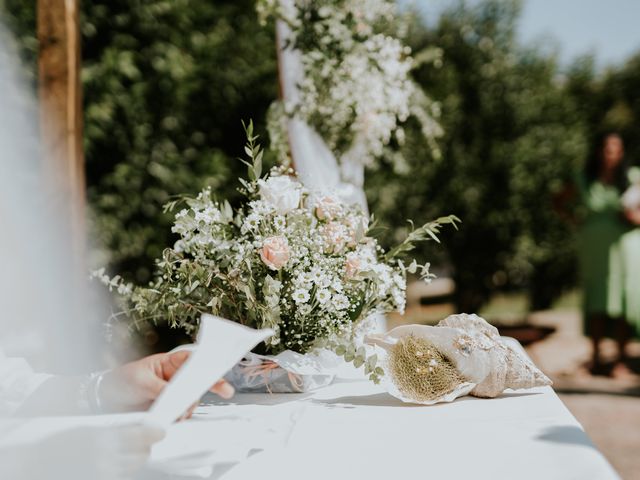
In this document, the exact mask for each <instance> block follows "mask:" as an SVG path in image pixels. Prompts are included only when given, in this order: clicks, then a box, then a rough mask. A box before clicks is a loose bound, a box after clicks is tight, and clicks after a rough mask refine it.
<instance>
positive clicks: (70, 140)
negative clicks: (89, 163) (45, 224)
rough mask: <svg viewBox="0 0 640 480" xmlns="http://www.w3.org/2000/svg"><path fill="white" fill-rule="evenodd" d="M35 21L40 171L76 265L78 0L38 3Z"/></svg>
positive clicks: (79, 208)
mask: <svg viewBox="0 0 640 480" xmlns="http://www.w3.org/2000/svg"><path fill="white" fill-rule="evenodd" d="M37 21H38V28H37V29H38V41H39V44H40V51H39V55H38V69H39V99H40V128H41V134H42V149H43V156H44V168H45V172H44V173H45V178H46V180H47V181H48V182H49V183H51V184H52V187H53V191H54V195H55V201H56V207H57V210H59V211H60V212H61V215H62V218H61V221H62V222H64V223H65V225H63V227H64V228H66V231H69V232H70V233H71V238H70V247H71V254H72V257H73V258H74V259H76V261H79V263H78V264H77V265H76V267H80V266H81V265H82V264H83V261H82V259H83V258H84V253H85V222H84V217H85V175H84V155H83V150H82V95H81V85H80V32H79V18H78V0H38V20H37Z"/></svg>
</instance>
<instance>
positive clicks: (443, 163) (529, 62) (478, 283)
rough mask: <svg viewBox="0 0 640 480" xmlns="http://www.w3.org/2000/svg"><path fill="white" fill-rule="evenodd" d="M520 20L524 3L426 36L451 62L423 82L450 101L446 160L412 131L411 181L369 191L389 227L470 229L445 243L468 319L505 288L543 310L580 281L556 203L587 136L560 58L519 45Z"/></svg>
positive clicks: (467, 14)
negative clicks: (526, 295)
mask: <svg viewBox="0 0 640 480" xmlns="http://www.w3.org/2000/svg"><path fill="white" fill-rule="evenodd" d="M518 12H519V4H518V2H504V1H485V2H482V3H480V4H479V5H477V6H475V7H465V6H464V4H461V5H459V6H458V7H457V8H455V9H453V10H451V11H449V12H448V13H445V14H444V15H443V16H442V18H441V19H440V22H439V24H438V25H437V26H436V27H435V28H434V29H432V30H429V29H426V28H425V27H424V26H422V25H420V24H415V25H414V27H413V31H412V38H413V47H414V51H419V50H420V49H421V48H424V47H433V46H435V47H438V48H440V49H441V51H442V58H443V66H442V67H441V68H440V69H437V70H434V69H433V68H428V69H420V70H418V71H417V72H416V78H417V80H418V82H419V83H420V84H421V85H423V86H424V87H425V88H426V89H427V91H429V92H430V93H431V94H432V96H433V97H434V98H435V99H436V100H439V101H441V102H442V118H441V123H442V125H443V127H444V130H445V137H444V139H443V140H442V141H441V147H442V149H443V155H442V160H432V159H430V158H429V155H428V149H427V148H426V146H425V145H424V142H423V141H421V139H420V136H419V133H418V132H417V131H416V129H415V128H414V129H413V131H411V130H409V129H407V142H406V145H405V147H404V148H405V149H406V153H405V157H406V158H407V159H409V165H408V168H407V169H406V171H400V172H397V171H396V172H393V171H391V170H390V169H389V168H387V169H382V170H379V171H377V172H373V173H372V174H371V175H370V177H369V181H368V194H369V197H370V198H371V200H372V205H373V207H372V209H373V210H374V211H376V212H378V213H379V214H380V215H381V216H382V218H383V220H384V223H387V224H393V225H400V218H403V217H404V218H406V215H407V213H408V212H411V213H412V215H411V216H412V217H413V218H414V219H415V220H416V221H421V220H423V219H424V218H428V217H430V216H434V215H437V214H438V213H440V212H443V211H447V212H452V213H454V214H455V215H457V216H458V217H460V218H461V219H462V220H463V222H464V223H463V224H462V225H461V227H460V230H459V231H457V232H455V234H453V235H451V236H446V237H444V240H445V241H444V245H445V249H446V251H447V256H448V258H447V259H446V260H447V261H448V262H450V263H451V265H452V267H453V277H454V279H455V280H456V284H457V303H458V306H459V308H460V309H461V310H463V311H477V309H478V308H479V307H480V305H481V304H482V303H484V302H485V301H486V300H487V298H488V296H489V294H490V293H491V292H492V291H493V290H495V289H499V288H512V287H526V286H529V287H531V288H532V291H533V293H534V299H533V300H534V303H539V304H541V303H545V302H547V301H549V299H550V298H551V297H553V295H555V294H557V293H558V291H560V290H561V289H562V288H564V287H566V286H567V285H570V284H571V282H572V281H573V273H572V272H573V271H574V268H573V263H572V260H573V254H574V244H573V242H572V241H571V232H570V230H569V227H568V226H567V225H565V224H564V223H563V222H562V221H561V219H560V218H559V217H558V216H557V215H556V214H555V212H554V211H553V209H552V200H553V197H554V195H556V194H557V192H559V191H560V190H561V189H562V188H563V185H564V184H565V183H566V182H568V181H570V180H571V178H572V173H573V170H574V167H573V166H574V163H575V162H576V161H579V160H581V158H582V157H583V156H584V154H585V139H584V128H583V125H582V121H581V116H580V114H579V112H578V111H577V109H576V108H575V105H574V104H573V102H572V100H571V99H570V98H568V96H567V95H566V92H565V90H564V88H563V87H562V86H561V84H560V82H559V81H558V78H557V66H556V63H555V61H554V59H553V58H549V57H546V56H544V55H542V54H540V53H537V52H536V51H529V50H526V49H523V48H521V47H520V46H519V45H518V44H517V42H516V40H515V36H514V29H515V22H516V19H517V15H518ZM401 233H402V231H396V232H392V233H391V234H392V235H393V234H396V235H397V234H401ZM535 285H544V286H550V285H551V286H552V287H553V289H554V290H553V291H551V292H548V291H544V292H537V291H534V290H535V289H534V288H533V287H534V286H535Z"/></svg>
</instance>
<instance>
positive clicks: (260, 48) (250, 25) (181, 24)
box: [2, 0, 278, 282]
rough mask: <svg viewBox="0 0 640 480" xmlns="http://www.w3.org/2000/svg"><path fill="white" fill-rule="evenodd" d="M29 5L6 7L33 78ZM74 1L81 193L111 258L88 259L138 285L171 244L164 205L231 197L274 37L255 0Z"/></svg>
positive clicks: (8, 0) (260, 103) (267, 99)
mask: <svg viewBox="0 0 640 480" xmlns="http://www.w3.org/2000/svg"><path fill="white" fill-rule="evenodd" d="M35 5H36V2H22V1H18V0H5V1H4V2H3V5H2V6H3V7H4V9H5V10H6V12H8V14H9V15H8V16H7V18H8V20H9V24H10V27H12V28H13V30H14V31H15V32H17V33H18V34H19V37H20V40H21V44H22V45H23V50H24V52H25V59H26V61H27V63H28V64H29V65H31V67H33V68H32V71H34V72H35V71H36V69H35V55H34V53H35V51H36V46H37V43H36V41H35V39H34V32H35V13H34V9H35ZM81 5H82V7H81V8H82V12H81V14H82V16H81V31H82V56H83V68H82V81H83V88H84V92H83V95H84V113H85V119H84V120H85V126H84V127H85V132H84V137H85V152H86V167H87V183H88V197H89V202H90V206H91V212H92V220H93V222H92V224H93V232H92V233H93V238H94V240H95V241H96V242H97V244H98V245H99V246H100V247H104V248H105V250H106V251H105V253H107V255H108V256H107V258H106V259H105V258H100V259H96V262H98V263H100V264H102V263H104V261H105V260H108V262H109V265H110V269H112V270H117V271H119V272H121V273H122V274H123V275H124V276H125V277H126V278H128V279H133V280H136V281H138V282H145V281H147V280H149V278H150V269H151V267H152V266H153V259H154V258H156V257H159V256H160V255H161V253H162V249H163V248H164V246H166V245H169V244H171V243H172V240H173V237H172V235H171V233H170V228H169V226H170V224H171V217H170V216H169V215H167V214H166V213H164V212H163V210H162V205H163V204H165V203H166V202H167V201H168V200H170V198H171V197H172V196H174V195H177V194H185V193H192V192H196V191H199V190H201V189H202V188H203V187H205V186H210V187H211V188H212V190H213V192H214V194H215V195H217V196H224V197H225V198H229V199H230V200H231V201H232V202H233V201H235V200H237V199H238V198H239V197H238V194H237V192H236V191H235V187H236V182H235V181H234V180H231V179H235V178H237V177H238V174H239V173H240V172H241V169H242V164H240V162H237V161H235V160H234V158H235V157H237V156H238V155H239V154H240V153H241V151H240V150H239V146H240V145H242V144H243V137H244V132H243V130H242V126H241V125H240V120H241V119H243V118H249V117H252V118H255V119H257V120H258V123H257V124H256V128H255V129H256V131H257V132H260V133H262V132H264V131H265V126H264V119H265V115H266V110H267V108H268V106H269V104H270V103H271V102H272V101H273V99H274V98H275V97H276V96H277V85H278V84H277V78H276V60H275V47H274V45H275V43H274V42H275V41H274V35H273V31H272V30H269V29H264V28H261V27H259V25H258V20H257V18H256V14H255V9H254V2H253V1H251V0H227V1H215V2H211V1H208V0H171V1H168V0H163V1H160V0H140V1H135V2H129V1H122V0H109V1H106V0H86V1H83V2H82V3H81ZM268 160H269V162H271V161H272V160H271V159H268ZM230 180H231V181H230Z"/></svg>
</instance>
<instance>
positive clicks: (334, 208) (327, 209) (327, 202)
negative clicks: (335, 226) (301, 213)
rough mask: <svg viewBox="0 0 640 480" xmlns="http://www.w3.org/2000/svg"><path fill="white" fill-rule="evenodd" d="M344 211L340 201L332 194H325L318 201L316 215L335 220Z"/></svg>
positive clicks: (320, 217) (322, 218)
mask: <svg viewBox="0 0 640 480" xmlns="http://www.w3.org/2000/svg"><path fill="white" fill-rule="evenodd" d="M341 211H342V205H341V204H340V202H339V201H338V200H337V199H336V198H335V197H331V196H328V195H327V196H324V197H322V198H321V199H320V200H318V202H317V203H316V215H317V216H318V218H319V219H320V220H333V219H334V218H336V217H337V216H338V215H340V212H341Z"/></svg>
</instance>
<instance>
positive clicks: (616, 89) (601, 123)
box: [567, 53, 640, 165]
mask: <svg viewBox="0 0 640 480" xmlns="http://www.w3.org/2000/svg"><path fill="white" fill-rule="evenodd" d="M639 89H640V53H639V54H636V55H634V56H633V57H631V58H630V59H629V60H627V61H626V63H625V64H624V65H622V66H621V67H618V68H615V69H609V70H607V71H606V72H605V73H604V75H598V74H597V72H596V69H595V65H594V60H593V58H592V57H590V56H586V57H583V58H580V59H578V60H577V61H576V62H574V64H573V65H572V68H571V69H570V71H569V74H568V81H567V91H568V92H569V94H570V95H571V97H573V98H574V99H575V103H576V104H577V105H578V106H579V108H580V112H581V114H582V116H583V117H584V119H585V121H586V122H587V125H588V126H589V132H590V134H591V136H592V138H591V141H592V143H593V141H594V140H595V137H597V136H598V134H602V133H606V132H612V131H615V132H618V133H620V134H621V135H622V136H623V138H624V141H625V152H626V157H627V162H628V163H629V164H635V165H638V164H640V102H639V101H638V91H639ZM590 153H591V152H590Z"/></svg>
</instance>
